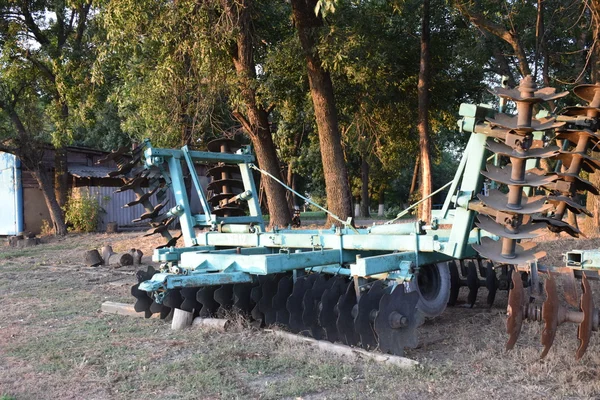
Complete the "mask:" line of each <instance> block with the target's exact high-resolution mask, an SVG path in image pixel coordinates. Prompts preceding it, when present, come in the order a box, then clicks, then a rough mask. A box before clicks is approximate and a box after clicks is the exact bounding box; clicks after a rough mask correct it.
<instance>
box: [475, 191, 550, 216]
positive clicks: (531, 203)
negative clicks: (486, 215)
mask: <svg viewBox="0 0 600 400" xmlns="http://www.w3.org/2000/svg"><path fill="white" fill-rule="evenodd" d="M477 197H478V198H479V200H481V202H482V203H483V204H485V206H486V207H491V208H493V209H494V210H498V211H503V212H507V213H514V214H528V215H530V214H536V213H540V212H542V211H545V210H549V209H551V208H552V204H546V197H545V196H532V197H527V196H525V194H523V198H522V200H521V208H519V209H514V208H510V207H508V195H506V194H504V193H502V192H501V191H499V190H496V189H492V190H490V191H489V195H488V196H483V195H481V194H479V195H477Z"/></svg>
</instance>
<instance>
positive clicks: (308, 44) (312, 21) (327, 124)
mask: <svg viewBox="0 0 600 400" xmlns="http://www.w3.org/2000/svg"><path fill="white" fill-rule="evenodd" d="M291 3H292V14H293V19H294V23H295V25H296V29H297V31H298V36H299V38H300V44H301V45H302V50H303V51H304V56H305V57H306V67H307V71H308V83H309V86H310V94H311V97H312V101H313V107H314V111H315V117H316V122H317V130H318V132H319V144H320V147H321V160H322V163H323V173H324V175H325V192H326V195H327V208H328V209H329V211H331V212H332V213H333V214H335V215H337V216H338V217H340V218H341V219H346V218H348V217H351V216H352V196H351V192H350V185H349V183H348V171H347V169H346V162H345V159H344V152H343V149H342V142H341V136H340V132H339V127H338V116H337V109H336V106H335V99H334V94H333V84H332V82H331V76H330V75H329V72H327V71H326V70H325V69H324V68H323V66H322V64H321V60H320V57H319V55H318V53H317V49H316V38H315V35H316V33H317V32H316V29H317V28H319V27H321V26H322V25H323V21H322V20H321V18H319V17H318V16H317V15H315V11H314V10H315V6H316V4H317V1H316V0H292V1H291ZM331 223H334V224H337V225H339V223H338V222H337V221H335V220H332V219H331V217H328V219H327V224H331Z"/></svg>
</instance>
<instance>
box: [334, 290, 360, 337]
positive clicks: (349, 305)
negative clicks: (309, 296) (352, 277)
mask: <svg viewBox="0 0 600 400" xmlns="http://www.w3.org/2000/svg"><path fill="white" fill-rule="evenodd" d="M355 306H356V290H355V289H354V281H350V282H349V283H348V286H346V291H345V292H344V294H342V296H340V299H339V301H338V303H337V309H338V316H337V321H336V326H337V330H338V335H339V338H340V340H341V341H342V343H344V344H346V345H348V346H355V345H356V344H357V343H358V335H357V334H356V331H355V330H354V316H353V315H352V310H353V308H354V307H355Z"/></svg>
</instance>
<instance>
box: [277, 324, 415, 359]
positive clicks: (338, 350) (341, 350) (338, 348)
mask: <svg viewBox="0 0 600 400" xmlns="http://www.w3.org/2000/svg"><path fill="white" fill-rule="evenodd" d="M272 332H273V333H274V334H275V335H277V336H279V337H282V338H285V339H287V340H290V341H294V342H302V343H307V344H309V345H311V346H314V347H316V348H318V349H320V350H323V351H327V352H330V353H334V354H337V355H340V356H346V357H352V358H358V359H360V358H369V359H371V360H374V361H377V362H384V363H388V364H394V365H396V366H398V367H400V368H415V367H416V366H418V365H419V362H418V361H415V360H412V359H410V358H406V357H400V356H393V355H390V354H382V353H376V352H372V351H366V350H363V349H358V348H356V347H350V346H346V345H343V344H337V343H331V342H328V341H325V340H315V339H312V338H308V337H304V336H300V335H294V334H291V333H288V332H283V331H278V330H273V331H272Z"/></svg>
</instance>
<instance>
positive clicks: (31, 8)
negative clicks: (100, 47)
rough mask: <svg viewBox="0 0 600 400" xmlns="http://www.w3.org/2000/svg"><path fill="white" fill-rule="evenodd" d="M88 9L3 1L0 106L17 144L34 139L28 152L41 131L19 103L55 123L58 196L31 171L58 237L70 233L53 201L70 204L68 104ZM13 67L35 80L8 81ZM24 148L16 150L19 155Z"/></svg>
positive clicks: (84, 3) (84, 0) (80, 4)
mask: <svg viewBox="0 0 600 400" xmlns="http://www.w3.org/2000/svg"><path fill="white" fill-rule="evenodd" d="M90 8H91V0H81V1H75V2H69V3H68V4H67V3H65V2H63V1H36V2H32V1H25V0H24V1H8V2H7V1H4V2H1V3H0V40H1V42H2V54H3V58H4V67H5V68H4V70H3V77H2V78H3V81H4V83H5V87H4V90H3V93H2V94H3V96H5V97H4V98H3V99H2V105H1V106H2V107H1V108H2V111H3V112H4V113H5V114H6V115H8V116H9V118H10V120H11V121H12V123H13V132H12V135H10V136H11V137H12V139H13V142H14V143H15V144H16V143H17V142H21V143H24V142H26V141H27V140H29V139H31V138H35V139H36V140H34V141H33V142H31V143H29V144H28V146H26V147H29V150H32V149H31V146H34V145H36V144H40V143H42V142H43V140H40V136H39V135H40V133H41V132H39V133H38V132H28V131H27V125H26V124H25V123H23V118H24V117H23V115H21V114H20V113H19V103H23V102H31V103H35V107H40V106H42V107H43V109H42V115H40V118H48V119H49V120H50V121H51V123H52V126H50V127H47V128H46V131H47V133H49V135H50V138H51V139H52V143H53V144H54V147H55V178H54V185H55V188H56V192H55V193H48V190H53V185H52V180H51V179H50V178H47V177H46V176H45V172H44V171H42V169H40V168H37V169H35V168H34V170H32V172H33V173H34V175H36V178H37V179H38V182H39V183H40V188H41V189H42V190H43V191H44V196H45V198H46V202H47V205H48V208H49V209H50V212H51V216H52V219H53V223H54V228H55V232H56V234H59V235H64V234H66V229H65V224H64V221H63V216H62V212H61V210H60V207H58V208H57V207H56V206H55V205H54V202H55V201H56V202H57V203H58V204H59V205H60V206H64V205H65V203H66V200H67V185H68V174H67V165H66V152H65V149H64V146H65V145H66V144H68V143H69V142H70V141H71V139H72V130H71V121H70V106H71V104H70V100H74V99H75V98H76V97H77V90H78V85H79V84H80V83H81V82H77V79H78V78H82V76H84V75H82V74H80V60H81V58H82V53H83V52H84V50H85V49H84V47H85V46H84V44H85V34H86V27H87V22H88V15H89V12H90ZM15 68H29V69H31V70H33V71H35V72H36V73H35V76H36V80H35V81H29V82H28V81H26V80H23V79H19V76H18V74H15V75H12V76H10V77H8V75H10V73H9V71H10V70H14V69H15ZM7 74H8V75H7ZM23 75H26V74H25V73H24V74H23ZM38 79H41V81H39V80H38ZM34 88H35V89H34ZM23 93H27V96H23ZM29 107H33V105H31V104H30V106H29ZM48 128H49V129H48ZM26 147H23V145H15V146H12V148H13V149H14V150H16V151H19V149H24V148H26ZM41 150H42V149H41V148H39V149H38V150H37V151H34V153H35V154H36V155H39V154H40V151H41ZM16 155H17V156H19V157H20V158H22V159H23V158H27V157H28V155H27V154H20V153H17V154H16ZM37 161H39V160H37ZM25 165H27V162H26V163H25Z"/></svg>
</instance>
